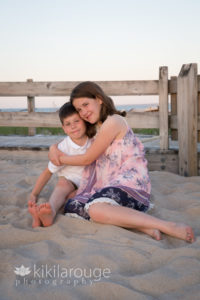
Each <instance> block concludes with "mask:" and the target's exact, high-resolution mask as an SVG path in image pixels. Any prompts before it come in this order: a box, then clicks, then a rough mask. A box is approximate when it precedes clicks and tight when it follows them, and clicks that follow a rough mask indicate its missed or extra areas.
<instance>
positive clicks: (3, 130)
mask: <svg viewBox="0 0 200 300" xmlns="http://www.w3.org/2000/svg"><path fill="white" fill-rule="evenodd" d="M133 131H134V133H137V134H145V135H159V129H157V128H148V129H133ZM36 134H42V135H64V131H63V129H62V128H50V127H45V128H44V127H38V128H36ZM0 135H28V128H27V127H0Z"/></svg>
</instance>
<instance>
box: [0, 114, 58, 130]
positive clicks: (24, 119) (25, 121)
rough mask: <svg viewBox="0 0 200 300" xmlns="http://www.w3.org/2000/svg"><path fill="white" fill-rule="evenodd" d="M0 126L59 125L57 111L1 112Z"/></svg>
mask: <svg viewBox="0 0 200 300" xmlns="http://www.w3.org/2000/svg"><path fill="white" fill-rule="evenodd" d="M0 126H11V127H12V126H19V127H60V126H61V124H60V120H59V117H58V113H56V112H55V113H47V112H46V113H42V112H37V113H34V112H32V113H31V114H29V113H28V112H1V113H0Z"/></svg>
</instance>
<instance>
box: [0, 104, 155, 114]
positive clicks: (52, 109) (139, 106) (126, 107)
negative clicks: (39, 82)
mask: <svg viewBox="0 0 200 300" xmlns="http://www.w3.org/2000/svg"><path fill="white" fill-rule="evenodd" d="M148 107H151V108H157V107H158V104H156V103H152V104H149V103H148V104H127V105H116V108H117V109H118V110H125V111H129V110H131V109H139V110H145V109H146V108H148ZM57 110H59V108H57V107H44V108H36V109H35V111H36V112H55V111H57ZM0 111H5V112H6V111H7V112H13V111H27V109H26V108H3V109H0Z"/></svg>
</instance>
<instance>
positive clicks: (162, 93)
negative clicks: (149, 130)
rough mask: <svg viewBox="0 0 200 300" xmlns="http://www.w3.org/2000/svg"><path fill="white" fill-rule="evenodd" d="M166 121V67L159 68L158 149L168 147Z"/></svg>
mask: <svg viewBox="0 0 200 300" xmlns="http://www.w3.org/2000/svg"><path fill="white" fill-rule="evenodd" d="M168 124H169V122H168V67H160V68H159V128H160V149H161V150H167V149H168V147H169V133H168V131H169V125H168Z"/></svg>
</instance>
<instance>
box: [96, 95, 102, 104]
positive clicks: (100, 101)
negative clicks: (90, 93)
mask: <svg viewBox="0 0 200 300" xmlns="http://www.w3.org/2000/svg"><path fill="white" fill-rule="evenodd" d="M96 100H97V101H98V102H99V104H102V103H103V101H102V100H101V98H99V97H98V96H97V97H96Z"/></svg>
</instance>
